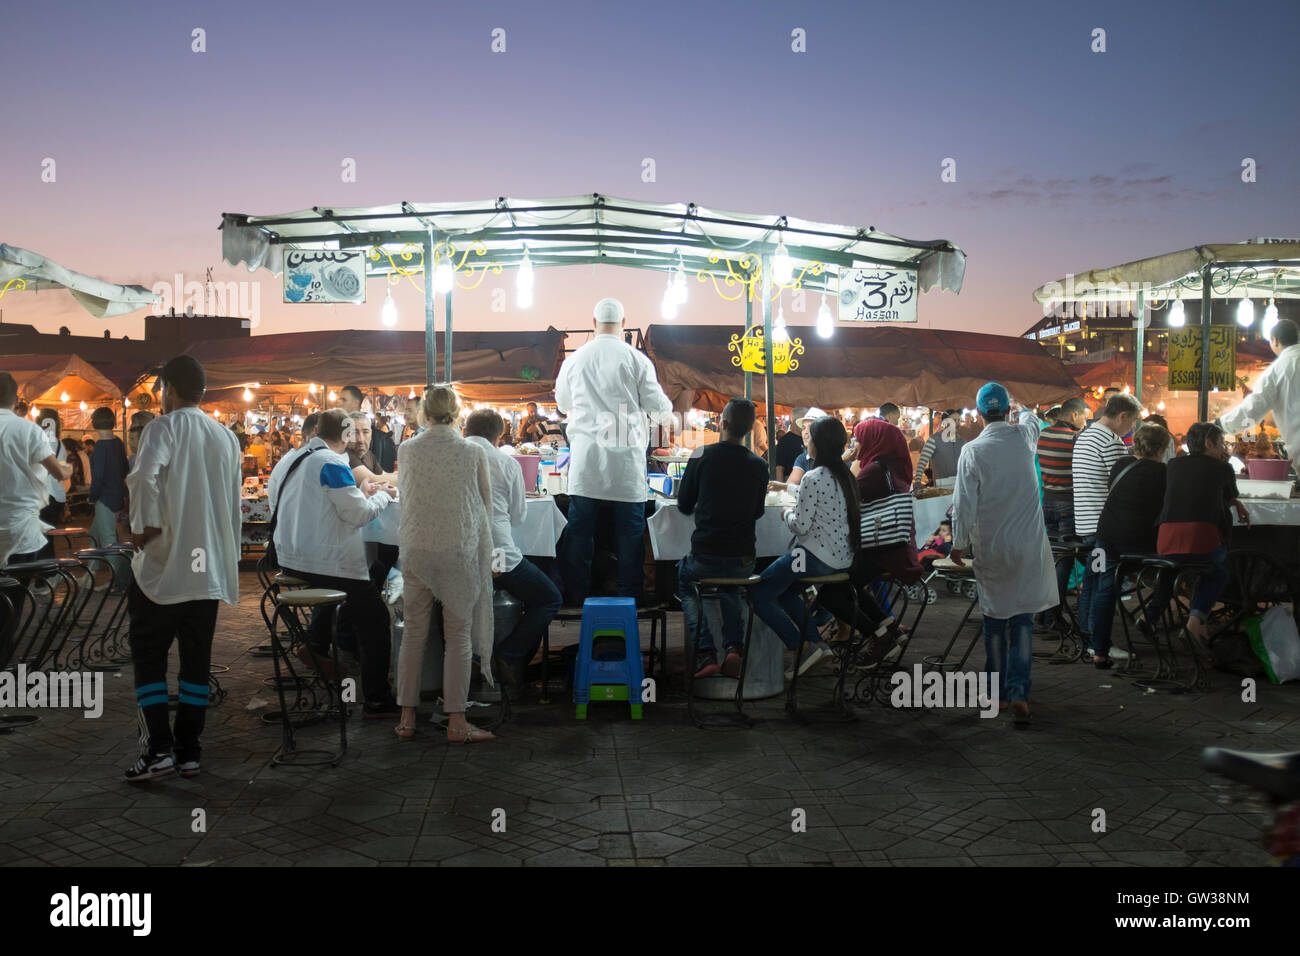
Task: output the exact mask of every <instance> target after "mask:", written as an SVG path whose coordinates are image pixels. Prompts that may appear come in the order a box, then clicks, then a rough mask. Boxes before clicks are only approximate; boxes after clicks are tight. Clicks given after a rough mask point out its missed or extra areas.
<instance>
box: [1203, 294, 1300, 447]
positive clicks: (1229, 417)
mask: <svg viewBox="0 0 1300 956" xmlns="http://www.w3.org/2000/svg"><path fill="white" fill-rule="evenodd" d="M1268 338H1269V341H1268V344H1269V346H1270V347H1271V348H1272V349H1273V354H1274V355H1276V356H1277V358H1276V359H1275V360H1274V361H1273V364H1272V365H1270V366H1269V367H1268V368H1266V369H1265V370H1264V374H1263V375H1261V376H1260V377H1259V380H1258V381H1257V382H1256V383H1255V390H1254V391H1253V392H1251V393H1250V394H1249V395H1247V396H1246V400H1245V401H1244V402H1242V403H1241V404H1240V405H1238V406H1236V407H1235V408H1232V409H1230V410H1228V411H1226V412H1224V413H1223V414H1222V415H1221V416H1220V417H1219V427H1221V428H1222V429H1223V430H1224V431H1225V432H1228V433H1229V434H1236V433H1237V432H1242V431H1246V430H1248V429H1251V428H1254V427H1256V426H1257V425H1259V424H1260V423H1261V422H1262V421H1263V420H1264V416H1265V415H1267V414H1268V413H1269V412H1272V413H1273V419H1274V421H1276V422H1277V430H1278V431H1279V432H1281V434H1282V440H1283V441H1284V442H1286V453H1287V457H1289V458H1290V459H1291V463H1292V464H1295V465H1297V467H1300V329H1297V327H1296V324H1295V323H1294V322H1292V321H1291V320H1290V319H1279V320H1278V323H1277V325H1275V326H1273V328H1272V330H1271V331H1270V332H1269V337H1268Z"/></svg>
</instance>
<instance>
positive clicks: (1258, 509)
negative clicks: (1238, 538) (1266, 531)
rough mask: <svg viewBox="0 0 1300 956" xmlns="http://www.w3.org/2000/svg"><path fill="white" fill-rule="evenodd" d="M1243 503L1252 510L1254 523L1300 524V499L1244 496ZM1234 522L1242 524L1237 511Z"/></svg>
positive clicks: (1251, 514)
mask: <svg viewBox="0 0 1300 956" xmlns="http://www.w3.org/2000/svg"><path fill="white" fill-rule="evenodd" d="M1241 503H1242V504H1243V505H1245V506H1246V510H1247V511H1249V512H1250V523H1251V524H1252V525H1291V526H1295V525H1300V499H1296V498H1285V499H1284V498H1242V499H1241ZM1232 523H1233V524H1236V525H1240V524H1241V522H1240V521H1238V520H1237V515H1236V512H1233V515H1232Z"/></svg>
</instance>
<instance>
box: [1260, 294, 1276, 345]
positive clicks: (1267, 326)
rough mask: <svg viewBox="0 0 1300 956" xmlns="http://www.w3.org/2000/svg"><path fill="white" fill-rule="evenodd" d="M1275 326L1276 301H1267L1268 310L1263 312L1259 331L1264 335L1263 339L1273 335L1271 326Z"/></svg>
mask: <svg viewBox="0 0 1300 956" xmlns="http://www.w3.org/2000/svg"><path fill="white" fill-rule="evenodd" d="M1275 325H1277V301H1276V300H1274V299H1269V301H1268V308H1267V309H1265V310H1264V321H1263V323H1262V324H1261V325H1260V327H1259V329H1260V331H1261V332H1263V333H1264V337H1265V338H1269V337H1270V336H1271V335H1272V334H1273V326H1275Z"/></svg>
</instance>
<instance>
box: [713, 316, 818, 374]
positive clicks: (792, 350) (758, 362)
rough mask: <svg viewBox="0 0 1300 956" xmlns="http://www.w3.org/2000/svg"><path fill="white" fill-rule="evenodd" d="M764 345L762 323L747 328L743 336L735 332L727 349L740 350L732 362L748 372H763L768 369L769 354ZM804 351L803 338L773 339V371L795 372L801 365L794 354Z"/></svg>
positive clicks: (730, 350) (800, 353)
mask: <svg viewBox="0 0 1300 956" xmlns="http://www.w3.org/2000/svg"><path fill="white" fill-rule="evenodd" d="M763 346H764V343H763V327H762V326H761V325H755V326H751V327H750V328H748V329H746V330H745V334H744V335H743V336H740V335H735V334H733V335H732V336H731V341H730V342H729V343H728V344H727V351H729V352H738V353H739V354H738V355H733V356H732V357H731V364H732V365H737V366H739V367H740V368H742V369H744V370H745V371H746V372H758V373H762V372H765V371H767V354H766V350H765V349H764V347H763ZM803 352H804V345H803V340H802V339H787V340H785V341H781V340H775V341H773V342H772V372H773V373H774V374H776V375H784V374H786V373H787V372H793V371H794V370H795V369H797V368H798V367H799V362H798V360H797V359H795V358H794V356H795V355H802V354H803Z"/></svg>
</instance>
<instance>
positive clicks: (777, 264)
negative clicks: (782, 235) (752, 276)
mask: <svg viewBox="0 0 1300 956" xmlns="http://www.w3.org/2000/svg"><path fill="white" fill-rule="evenodd" d="M772 278H773V279H775V280H776V281H777V282H779V283H781V284H782V285H785V284H786V283H787V282H789V281H790V280H791V279H792V278H794V263H793V262H791V261H790V253H789V252H788V251H787V250H786V248H785V243H784V242H778V243H777V244H776V252H775V253H774V254H773V256H772Z"/></svg>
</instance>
